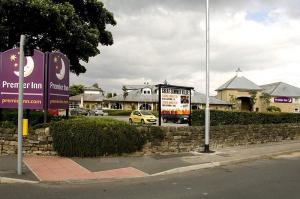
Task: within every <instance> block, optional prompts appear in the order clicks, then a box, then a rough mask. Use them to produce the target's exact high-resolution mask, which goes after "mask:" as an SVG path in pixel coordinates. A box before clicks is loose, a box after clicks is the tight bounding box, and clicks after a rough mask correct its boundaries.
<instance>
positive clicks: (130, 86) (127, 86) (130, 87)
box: [123, 84, 156, 90]
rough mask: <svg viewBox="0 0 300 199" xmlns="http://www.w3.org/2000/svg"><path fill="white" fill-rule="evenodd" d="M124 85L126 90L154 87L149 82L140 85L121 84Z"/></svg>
mask: <svg viewBox="0 0 300 199" xmlns="http://www.w3.org/2000/svg"><path fill="white" fill-rule="evenodd" d="M123 86H125V87H126V89H127V90H139V89H142V88H150V89H155V88H156V87H155V85H150V84H141V85H123Z"/></svg>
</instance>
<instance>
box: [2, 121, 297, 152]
mask: <svg viewBox="0 0 300 199" xmlns="http://www.w3.org/2000/svg"><path fill="white" fill-rule="evenodd" d="M145 128H147V127H145ZM161 128H162V129H163V131H164V133H165V134H166V137H165V139H164V140H158V139H157V140H154V141H152V142H148V143H147V144H146V145H145V146H144V149H143V153H145V154H151V153H178V152H190V151H194V150H197V149H199V147H200V146H203V144H204V127H202V126H194V127H193V126H192V127H172V126H170V127H161ZM297 139H299V140H300V123H299V124H264V125H224V126H212V127H211V128H210V146H211V148H212V149H217V148H220V147H226V146H238V145H244V146H245V145H250V144H260V143H270V142H280V141H283V140H297ZM17 140H18V139H17V130H16V129H8V128H0V155H1V154H16V153H17V145H18V142H17ZM23 152H24V153H25V154H37V155H56V152H54V151H53V145H52V137H51V135H50V132H49V128H43V129H36V130H30V132H29V135H28V136H27V137H26V138H23Z"/></svg>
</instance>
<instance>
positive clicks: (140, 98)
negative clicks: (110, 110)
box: [105, 89, 158, 102]
mask: <svg viewBox="0 0 300 199" xmlns="http://www.w3.org/2000/svg"><path fill="white" fill-rule="evenodd" d="M105 101H115V102H157V101H158V95H157V94H156V92H153V94H151V95H144V94H142V89H139V90H133V91H131V92H128V96H126V98H124V97H123V94H120V95H117V96H115V97H111V98H107V99H105Z"/></svg>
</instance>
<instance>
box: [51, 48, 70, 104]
mask: <svg viewBox="0 0 300 199" xmlns="http://www.w3.org/2000/svg"><path fill="white" fill-rule="evenodd" d="M69 71H70V64H69V60H68V58H67V57H66V56H65V55H64V54H62V53H60V52H52V53H49V70H48V108H50V109H68V108H69Z"/></svg>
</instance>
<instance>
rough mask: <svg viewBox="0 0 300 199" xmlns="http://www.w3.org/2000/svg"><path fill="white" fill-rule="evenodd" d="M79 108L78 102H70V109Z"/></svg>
mask: <svg viewBox="0 0 300 199" xmlns="http://www.w3.org/2000/svg"><path fill="white" fill-rule="evenodd" d="M74 108H79V104H78V103H76V102H70V104H69V109H74Z"/></svg>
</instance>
